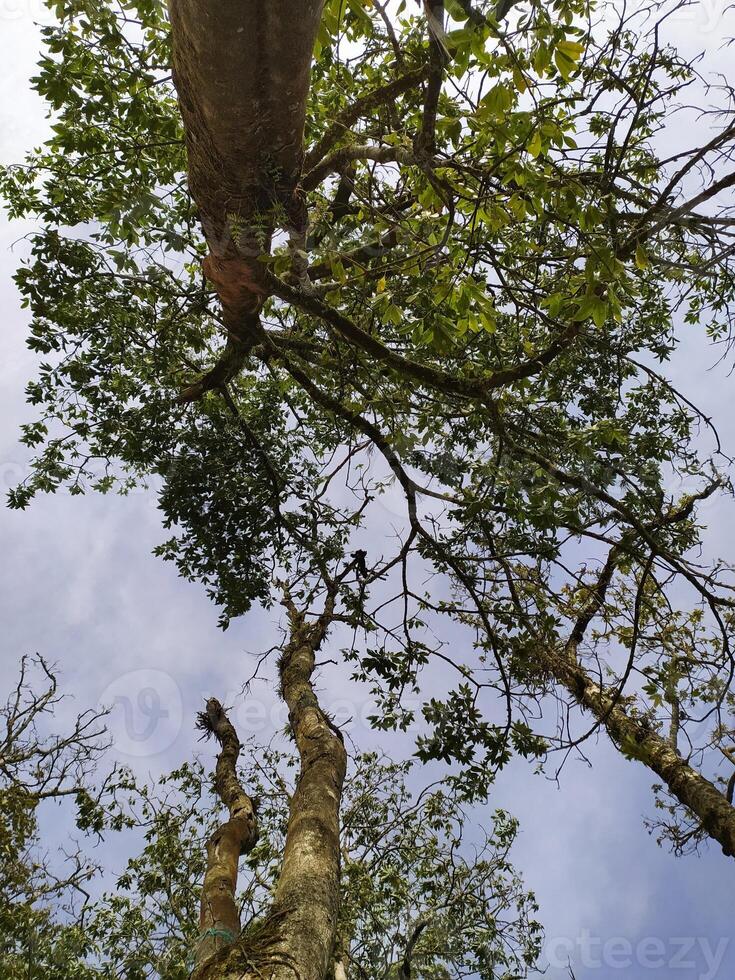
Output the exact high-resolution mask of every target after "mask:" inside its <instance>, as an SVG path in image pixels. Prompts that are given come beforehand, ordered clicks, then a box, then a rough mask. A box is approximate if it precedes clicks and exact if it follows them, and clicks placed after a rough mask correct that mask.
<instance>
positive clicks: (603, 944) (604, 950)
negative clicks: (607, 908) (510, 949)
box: [544, 929, 730, 980]
mask: <svg viewBox="0 0 735 980" xmlns="http://www.w3.org/2000/svg"><path fill="white" fill-rule="evenodd" d="M729 946H730V939H729V938H726V937H722V938H720V939H717V940H715V939H710V938H707V937H706V936H670V937H668V938H666V939H663V938H661V937H660V936H645V937H643V938H642V939H639V940H638V941H637V942H631V940H630V939H628V938H626V937H625V936H611V937H609V938H607V939H603V938H602V937H601V936H593V935H592V933H591V932H590V931H589V930H587V929H585V930H583V931H582V932H581V933H580V934H579V936H577V938H576V939H571V938H569V937H568V936H557V937H555V938H553V939H548V940H547V941H546V944H545V947H544V960H545V962H546V963H547V964H548V966H549V967H550V968H551V969H553V970H565V971H567V970H568V969H569V968H570V967H572V968H575V969H576V968H582V969H584V970H586V971H589V970H599V969H605V970H606V971H610V970H625V971H628V972H630V971H634V974H635V975H636V976H639V975H640V973H641V971H643V970H667V971H684V970H686V971H687V973H686V975H687V976H688V977H691V978H692V980H716V978H717V977H718V976H720V975H721V968H722V965H723V961H724V958H725V954H726V953H727V950H728V948H729ZM678 975H679V976H681V975H682V974H681V973H679V974H678Z"/></svg>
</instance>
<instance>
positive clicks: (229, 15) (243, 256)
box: [169, 0, 323, 325]
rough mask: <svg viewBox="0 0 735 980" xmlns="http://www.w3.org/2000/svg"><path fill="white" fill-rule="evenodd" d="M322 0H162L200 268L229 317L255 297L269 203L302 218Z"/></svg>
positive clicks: (244, 311) (297, 221) (252, 308)
mask: <svg viewBox="0 0 735 980" xmlns="http://www.w3.org/2000/svg"><path fill="white" fill-rule="evenodd" d="M322 5H323V0H248V2H247V3H245V2H243V0H217V2H212V0H169V14H170V18H171V37H172V48H173V75H174V83H175V85H176V91H177V93H178V97H179V104H180V107H181V115H182V117H183V121H184V128H185V132H186V146H187V151H188V160H189V187H190V190H191V194H192V197H193V198H194V201H195V202H196V205H197V207H198V209H199V217H200V219H201V222H202V226H203V229H204V233H205V236H206V238H207V243H208V245H209V249H210V255H209V256H208V258H207V260H206V261H205V273H206V275H207V276H208V278H209V279H210V280H211V281H212V282H213V283H214V285H215V287H216V289H217V291H218V293H219V296H220V298H221V300H222V305H223V308H224V311H225V317H226V320H227V321H229V322H230V323H236V322H237V321H238V319H241V318H242V317H243V316H247V315H248V314H250V315H252V314H254V313H257V311H258V310H259V309H260V306H261V305H262V302H263V296H264V290H263V287H262V285H261V283H260V277H259V273H260V272H261V271H262V269H263V266H262V263H258V262H256V261H255V257H256V256H257V255H258V254H260V253H262V252H263V251H267V250H268V243H269V241H270V236H271V234H272V230H273V214H274V211H276V209H282V210H285V212H286V215H287V217H288V221H289V222H290V223H291V224H293V225H294V226H296V227H299V226H300V225H302V224H304V220H305V216H304V209H303V205H302V203H301V200H300V195H299V194H298V192H297V184H298V179H299V176H300V173H301V166H302V162H303V142H304V120H305V112H306V98H307V95H308V91H309V72H310V68H311V56H312V51H313V47H314V41H315V39H316V33H317V29H318V26H319V19H320V17H321V11H322ZM228 325H229V324H228Z"/></svg>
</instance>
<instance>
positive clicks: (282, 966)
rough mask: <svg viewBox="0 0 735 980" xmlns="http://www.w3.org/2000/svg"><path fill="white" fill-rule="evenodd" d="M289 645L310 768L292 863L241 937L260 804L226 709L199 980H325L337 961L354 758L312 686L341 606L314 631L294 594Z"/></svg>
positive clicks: (217, 718) (289, 849) (289, 690)
mask: <svg viewBox="0 0 735 980" xmlns="http://www.w3.org/2000/svg"><path fill="white" fill-rule="evenodd" d="M284 604H285V605H286V607H287V609H288V616H289V623H290V638H289V642H288V644H287V646H286V647H285V648H284V651H283V655H282V657H281V662H280V681H281V691H282V694H283V698H284V700H285V701H286V704H287V705H288V711H289V722H290V726H291V731H292V733H293V736H294V739H295V740H296V747H297V749H298V752H299V757H300V759H301V772H300V775H299V780H298V783H297V786H296V789H295V791H294V794H293V796H292V798H291V808H290V814H289V822H288V829H287V832H286V844H285V849H284V853H283V864H282V866H281V872H280V875H279V879H278V884H277V886H276V890H275V895H274V900H273V904H272V907H271V908H270V910H269V911H268V912H267V913H266V915H265V917H264V919H263V923H265V926H264V925H263V923H261V925H260V931H259V933H258V934H257V935H255V936H254V935H250V934H249V930H248V929H247V928H246V929H245V930H244V931H243V932H242V933H240V921H239V915H238V910H237V907H236V905H235V901H234V893H235V886H236V883H237V864H238V859H239V857H240V854H241V853H244V851H246V850H248V849H249V848H250V847H252V846H253V844H254V843H255V840H256V839H257V830H256V826H255V816H254V811H253V807H252V801H251V800H250V798H249V797H248V796H247V795H246V794H245V793H244V791H243V789H242V787H241V786H240V784H239V782H238V780H237V776H236V771H235V764H236V761H237V755H238V752H239V749H240V744H239V742H238V740H237V735H236V734H235V730H234V728H233V727H232V725H230V723H229V722H228V721H227V717H226V715H225V713H224V711H223V710H222V706H221V705H220V704H219V702H218V701H215V700H211V701H208V702H207V712H206V714H204V715H202V716H201V720H200V724H201V727H203V728H204V729H205V730H207V731H213V732H214V734H215V735H217V738H218V739H219V740H220V744H221V745H222V752H221V753H220V756H219V758H218V760H217V771H216V785H217V792H218V793H219V795H220V797H221V798H222V800H223V801H224V802H226V803H227V805H228V806H229V807H230V820H229V821H228V823H227V824H225V825H224V826H223V827H221V828H220V830H219V831H218V832H217V834H215V835H214V837H213V838H212V840H211V841H210V844H209V848H208V858H209V860H208V867H207V873H206V877H205V880H204V895H203V898H202V919H201V928H202V933H201V940H200V946H199V950H198V953H197V958H196V965H195V968H194V972H193V974H192V980H235V978H237V980H252V978H256V977H257V978H259V980H262V978H263V977H264V976H267V977H268V978H269V980H294V978H298V980H324V977H325V976H326V974H327V970H328V967H329V966H330V964H331V962H332V957H333V952H334V945H335V935H336V931H337V915H338V911H339V895H340V846H339V841H340V835H339V808H340V803H341V799H342V785H343V782H344V778H345V769H346V762H347V757H346V753H345V748H344V744H343V742H342V738H341V736H340V734H339V732H338V730H337V729H335V728H334V727H333V726H332V725H331V723H330V721H329V719H328V718H327V716H326V715H325V714H324V712H323V711H322V709H321V708H320V706H319V702H318V700H317V697H316V694H315V693H314V688H313V685H312V681H311V678H312V674H313V672H314V667H315V655H316V651H317V650H318V648H319V645H320V644H321V642H322V640H323V639H324V636H325V633H326V630H327V627H328V625H329V622H330V620H331V615H332V612H333V609H332V600H331V599H330V600H329V601H328V604H327V608H326V609H325V612H324V613H323V615H322V616H321V617H320V619H319V620H318V621H317V622H316V623H313V624H308V623H307V622H306V620H305V617H304V614H303V613H302V612H300V611H299V610H298V609H297V608H296V607H295V605H294V604H293V602H292V601H291V599H290V597H289V596H288V595H287V596H286V599H285V603H284Z"/></svg>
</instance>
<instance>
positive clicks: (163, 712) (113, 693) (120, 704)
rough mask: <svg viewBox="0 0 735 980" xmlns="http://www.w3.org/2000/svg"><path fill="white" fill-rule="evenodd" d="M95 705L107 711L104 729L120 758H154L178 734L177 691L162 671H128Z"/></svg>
mask: <svg viewBox="0 0 735 980" xmlns="http://www.w3.org/2000/svg"><path fill="white" fill-rule="evenodd" d="M99 703H100V706H102V707H105V708H109V709H110V715H109V718H108V726H107V727H108V731H109V734H110V736H111V737H112V741H113V746H114V748H115V750H116V751H117V752H119V753H120V754H121V755H127V756H134V757H136V758H144V757H146V756H153V755H158V753H160V752H165V751H166V749H168V748H170V746H171V745H173V743H174V741H175V740H176V738H177V736H178V735H179V732H180V731H181V726H182V721H183V714H184V710H183V701H182V697H181V691H180V689H179V686H178V684H177V683H176V681H175V680H174V679H173V677H171V676H170V674H167V673H165V671H162V670H151V669H141V670H132V671H129V672H128V673H126V674H123V675H122V676H120V677H118V678H117V679H116V680H114V681H113V682H112V683H111V684H108V686H107V687H106V688H105V690H104V691H103V692H102V695H101V697H100V700H99Z"/></svg>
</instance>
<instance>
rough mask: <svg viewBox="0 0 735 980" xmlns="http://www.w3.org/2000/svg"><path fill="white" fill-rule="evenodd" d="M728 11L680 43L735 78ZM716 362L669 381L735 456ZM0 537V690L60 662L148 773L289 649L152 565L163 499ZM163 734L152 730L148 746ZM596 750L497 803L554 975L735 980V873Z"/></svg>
mask: <svg viewBox="0 0 735 980" xmlns="http://www.w3.org/2000/svg"><path fill="white" fill-rule="evenodd" d="M723 10H724V3H721V4H719V5H718V4H717V3H716V2H715V0H711V2H710V0H707V2H704V0H703V2H702V3H700V4H695V5H694V6H693V8H692V12H691V13H692V16H691V17H690V18H689V19H688V20H682V22H681V23H680V24H679V25H677V33H678V34H679V35H680V40H681V41H682V43H683V44H684V45H685V46H687V48H689V49H690V50H696V49H707V51H708V57H709V58H711V61H710V62H709V63H710V64H713V65H719V66H720V68H721V69H722V70H724V69H725V68H726V66H727V53H726V52H723V51H719V50H718V49H719V44H720V42H721V40H722V38H723V37H725V36H727V35H728V34H730V35H732V34H735V14H733V13H730V14H729V27H728V24H727V21H726V20H725V19H724V14H723V13H722V11H723ZM42 16H43V14H42V10H41V7H40V3H39V2H38V0H0V79H1V80H2V83H3V84H2V95H3V98H2V106H1V108H0V159H2V160H3V161H4V162H5V161H11V160H19V159H20V158H21V156H22V153H23V151H24V150H25V149H27V148H29V147H31V146H33V145H36V144H38V143H39V142H40V140H41V139H43V137H44V133H45V131H46V129H45V127H46V122H45V120H44V118H43V108H42V106H41V105H40V103H39V102H38V100H37V99H36V97H35V96H34V95H33V94H32V93H31V92H29V90H28V81H27V80H28V77H29V76H30V75H31V74H32V73H33V68H34V62H35V60H36V53H37V50H38V33H37V28H36V27H35V26H34V19H39V18H41V17H42ZM29 230H30V228H29V226H22V225H20V224H17V223H16V224H14V225H13V226H9V225H8V223H7V222H5V221H3V220H1V219H0V307H1V310H2V323H3V328H4V329H3V330H2V333H1V334H0V366H1V367H0V370H1V371H2V381H3V383H2V387H1V388H0V491H1V492H2V493H3V494H4V493H5V491H6V490H7V489H8V488H9V486H11V485H12V484H13V483H14V482H15V481H16V480H17V479H18V478H19V477H21V476H22V475H23V473H24V471H25V469H24V468H25V466H26V453H25V451H24V450H23V447H19V446H18V442H17V430H18V426H19V424H20V423H21V422H22V421H24V420H26V419H27V418H28V417H29V409H28V408H27V407H26V405H25V403H24V395H23V388H24V385H25V382H26V381H27V380H28V378H29V377H31V376H32V374H33V372H34V366H35V358H34V357H33V356H32V355H30V353H29V352H28V351H27V350H26V347H25V342H24V341H25V329H26V315H25V313H24V312H23V311H21V310H20V307H19V303H18V298H17V296H16V294H15V290H14V286H13V284H12V282H11V280H10V277H11V275H12V272H13V270H14V268H15V267H16V265H17V262H18V259H19V257H20V256H21V255H22V252H23V247H22V243H21V244H19V245H17V246H16V248H15V250H14V251H11V245H12V243H13V242H15V241H17V240H18V239H20V238H21V237H22V235H24V234H25V233H27V232H28V231H29ZM715 360H716V355H715V353H714V352H713V351H712V350H707V349H706V346H705V343H704V340H703V337H702V336H701V335H700V334H697V333H696V332H695V331H692V335H691V337H689V338H688V339H687V341H686V343H685V347H684V350H683V352H682V354H681V355H680V356H679V357H678V359H677V360H676V362H675V364H674V366H673V370H674V372H675V374H676V376H677V378H678V380H680V381H681V382H682V384H683V386H684V387H685V389H686V391H687V394H688V395H689V396H691V397H694V399H695V400H697V401H698V403H699V404H701V406H702V407H703V408H704V409H705V411H707V412H708V413H710V414H712V415H713V416H714V418H715V419H716V420H718V421H719V426H720V432H721V435H722V437H723V442H724V448H725V450H726V451H728V450H729V452H730V454H731V455H733V454H735V420H734V419H733V415H732V410H731V405H732V385H733V381H732V379H731V378H730V377H729V376H728V370H727V366H726V365H721V366H719V367H712V365H713V364H714V362H715ZM389 516H390V515H389V514H388V513H386V518H387V519H388V518H389ZM730 517H731V515H730V514H728V513H726V511H725V509H724V507H723V506H721V505H714V506H712V507H711V508H710V509H708V510H707V511H706V518H707V520H708V522H709V525H710V538H709V541H710V544H711V545H712V550H713V552H714V547H715V545H716V550H717V552H718V553H719V554H723V555H725V556H726V557H728V556H729V557H731V558H732V555H733V548H734V545H735V541H734V536H733V531H732V527H731V521H730ZM0 534H1V535H2V538H1V540H2V542H3V553H4V556H5V558H4V561H3V562H2V564H1V565H0V607H1V609H0V611H1V613H2V623H3V632H2V639H0V665H1V666H2V680H0V689H2V688H4V687H5V686H6V684H9V683H10V682H11V681H12V679H13V678H14V675H15V670H16V664H17V660H18V658H19V657H20V655H21V654H22V653H24V652H34V651H38V652H40V653H42V654H43V655H44V656H46V657H47V658H48V659H50V660H52V661H56V662H57V663H58V664H59V667H60V668H61V671H62V674H63V679H64V686H65V688H66V689H67V690H70V691H72V692H73V693H74V696H75V705H74V707H78V708H79V710H82V709H83V708H86V707H88V706H89V705H94V704H97V703H100V702H106V703H110V702H113V701H115V700H116V699H117V701H118V709H117V710H116V712H115V713H114V714H113V716H112V720H111V730H112V734H113V736H114V737H115V739H116V751H117V753H118V755H119V757H120V758H121V759H122V760H123V761H125V762H126V763H129V764H133V765H134V767H135V768H136V769H137V770H138V771H139V772H141V773H148V772H150V773H151V774H153V775H155V774H156V773H158V772H161V771H163V770H165V769H167V768H170V767H172V766H173V765H175V764H177V763H178V762H180V761H181V760H182V759H183V758H185V757H186V756H187V754H188V753H189V752H190V751H191V750H192V747H193V746H194V744H195V733H194V731H193V725H192V721H193V717H194V713H195V711H196V710H198V708H199V706H200V703H201V699H202V697H206V696H210V695H213V694H216V695H217V696H219V697H221V698H223V699H225V700H233V699H234V698H235V695H236V689H237V687H238V686H239V683H241V682H242V681H244V680H246V679H247V677H248V676H249V675H250V674H251V673H252V671H253V669H254V667H255V659H254V654H257V653H258V652H261V651H263V650H265V649H266V648H268V647H270V646H271V645H272V644H273V643H274V642H275V640H276V639H277V631H276V619H277V611H274V612H273V613H262V612H254V613H252V614H251V615H249V616H248V617H246V618H245V619H243V620H241V621H238V622H236V623H234V624H233V625H232V627H231V628H230V630H229V631H228V632H226V633H224V634H223V633H221V632H220V631H219V630H218V629H217V628H216V620H217V613H216V610H215V608H214V607H213V606H212V605H211V604H210V603H209V602H208V600H207V599H206V597H205V596H204V594H203V591H202V590H201V588H199V587H198V586H195V585H190V584H187V583H185V582H183V581H181V580H180V579H178V578H177V576H176V574H175V570H174V569H173V567H171V566H169V565H165V564H163V563H161V562H160V561H159V560H158V559H155V558H154V557H153V556H152V555H151V549H152V548H153V547H154V545H155V544H157V543H158V542H159V541H160V540H161V538H162V531H161V527H160V520H159V517H158V513H157V510H156V506H155V497H154V495H153V494H152V493H140V494H136V495H133V496H130V497H128V498H118V497H113V496H110V497H96V496H89V497H83V498H71V497H69V496H68V495H66V494H59V495H57V496H55V497H49V498H45V499H39V500H38V501H37V502H36V503H35V504H34V505H33V506H32V508H31V509H30V510H29V511H28V512H26V513H17V512H13V511H8V510H6V509H2V510H0ZM233 672H234V674H235V675H236V676H237V677H238V679H239V681H238V685H235V686H234V687H233V684H232V682H231V681H228V677H229V676H231V675H232V674H233ZM320 683H321V687H322V692H323V698H324V700H325V702H326V704H327V705H328V706H331V707H332V709H333V710H334V709H336V711H337V713H338V715H339V714H340V712H342V713H343V714H348V715H353V716H355V717H356V720H355V722H354V723H353V725H352V735H353V738H354V739H355V741H356V742H357V743H358V745H359V746H360V747H361V748H366V747H368V746H370V745H373V744H376V743H377V742H378V741H379V740H378V737H377V736H376V735H375V733H373V732H371V731H370V730H369V728H368V727H367V725H366V724H365V723H364V722H361V721H360V717H365V716H366V715H367V714H368V713H369V706H368V705H367V703H366V699H365V694H364V692H363V691H361V690H360V689H359V688H358V687H357V686H356V685H353V684H351V683H350V682H349V681H348V680H345V677H344V675H342V674H340V675H338V676H334V677H330V676H329V675H327V674H326V672H325V673H324V674H323V675H322V678H321V682H320ZM2 693H3V694H4V691H2ZM156 699H158V700H156ZM126 700H127V703H128V704H129V706H130V707H129V711H130V712H131V719H132V721H129V723H128V724H127V725H126V721H125V717H124V711H125V708H124V705H125V703H126ZM237 705H238V706H237V708H236V711H237V713H238V719H237V720H238V722H239V726H240V728H241V730H243V731H244V733H246V734H247V733H251V734H254V735H256V736H261V737H263V738H264V739H265V738H267V735H268V732H269V731H271V730H272V728H273V727H277V726H278V725H279V724H282V717H280V716H279V715H278V707H277V706H276V705H275V704H274V699H273V695H272V693H271V691H270V688H269V687H268V685H267V684H261V685H257V684H256V685H255V686H254V688H253V692H252V698H251V701H250V702H249V703H248V704H247V705H246V704H244V703H243V702H242V701H239V702H237ZM163 711H165V712H168V715H167V716H165V717H164V716H163V715H162V714H161V712H163ZM151 719H153V720H154V721H155V725H152V726H151V733H150V735H149V737H145V736H146V731H147V725H148V722H150V721H151ZM131 726H132V727H131ZM405 744H406V743H405V742H403V743H402V745H393V751H394V752H400V751H402V749H403V748H405ZM587 753H588V756H589V759H590V761H591V763H592V766H591V767H589V766H588V765H586V764H585V763H583V762H579V761H573V760H570V761H569V763H568V764H567V766H566V767H565V769H564V771H563V773H562V775H561V778H560V783H559V785H557V784H556V783H554V782H552V781H550V780H549V779H546V778H544V777H539V776H535V775H533V773H532V771H531V768H530V767H527V766H525V765H524V764H523V763H519V764H518V765H513V766H511V767H510V768H509V770H508V771H507V772H506V773H505V774H503V776H502V777H501V779H500V781H499V783H498V785H497V787H496V788H495V790H494V793H493V796H492V798H491V800H490V802H489V806H490V807H491V808H495V807H497V806H504V807H506V808H507V809H509V810H510V811H511V812H513V813H514V814H515V815H516V816H517V817H518V818H519V820H520V823H521V834H520V838H519V841H518V844H517V846H516V848H515V852H514V861H515V863H516V865H517V866H518V868H519V869H520V870H521V871H522V872H523V873H524V876H525V878H526V882H527V884H528V885H529V887H532V888H533V889H534V890H535V891H536V893H537V896H538V898H539V900H540V903H541V918H542V921H543V922H544V924H545V926H546V930H547V952H548V954H549V958H550V961H551V965H550V967H549V970H548V972H547V974H546V975H547V976H548V977H549V978H551V980H561V978H562V977H568V976H569V974H568V972H567V970H566V968H565V967H564V963H565V961H566V958H567V956H569V958H570V959H571V962H572V964H573V965H574V971H575V974H576V977H577V978H578V980H581V978H583V977H588V978H592V980H613V978H617V977H622V976H625V977H630V978H633V980H637V978H641V980H648V978H650V980H659V978H663V977H673V978H674V980H676V978H681V980H695V978H699V980H705V978H707V980H714V978H715V977H717V978H719V980H729V978H732V977H734V976H735V937H734V938H733V939H732V941H730V937H731V936H732V921H733V912H734V911H735V901H734V900H733V895H734V893H735V888H734V885H733V871H734V870H735V868H734V866H733V863H732V861H731V860H729V861H728V860H726V859H725V858H723V857H722V855H721V854H719V853H718V852H717V850H716V849H715V848H710V850H709V851H708V852H706V853H705V854H704V855H703V856H702V857H689V858H683V859H675V858H673V857H672V856H671V855H669V854H668V853H666V852H664V851H662V850H661V849H660V848H658V847H657V845H656V843H655V841H654V840H653V839H652V838H651V837H650V836H649V835H648V834H647V832H646V830H645V828H644V824H643V817H644V815H646V814H648V815H650V814H651V813H652V794H651V792H650V786H651V783H652V781H653V780H652V778H651V776H650V775H649V774H648V773H647V772H646V771H645V770H644V769H643V768H642V767H640V766H638V765H637V764H635V763H633V762H627V761H625V760H624V759H622V758H621V757H620V756H619V755H618V754H617V753H616V752H615V751H614V750H613V749H612V748H611V747H610V746H609V744H608V743H607V742H606V741H605V740H604V739H602V738H601V739H599V740H597V741H595V742H593V743H591V744H589V745H588V747H587ZM478 816H479V818H480V819H481V817H482V814H481V813H480V814H478ZM723 942H724V943H726V947H723V946H722V943H723Z"/></svg>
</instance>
